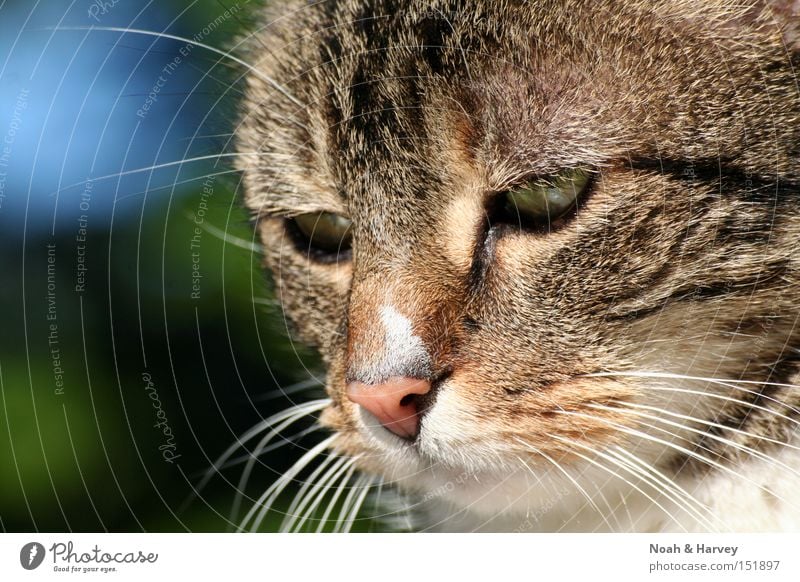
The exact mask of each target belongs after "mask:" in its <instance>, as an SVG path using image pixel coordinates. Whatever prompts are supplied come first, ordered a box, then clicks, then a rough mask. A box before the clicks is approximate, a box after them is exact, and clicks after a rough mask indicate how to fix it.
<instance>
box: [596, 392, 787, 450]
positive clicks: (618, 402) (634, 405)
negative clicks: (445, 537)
mask: <svg viewBox="0 0 800 582" xmlns="http://www.w3.org/2000/svg"><path fill="white" fill-rule="evenodd" d="M614 404H616V405H618V406H625V407H628V408H636V409H641V410H649V411H651V412H657V413H660V414H664V415H667V416H671V417H673V418H679V419H681V420H688V421H691V422H696V423H699V424H703V425H705V426H711V427H714V428H718V429H724V430H726V431H729V432H733V433H736V434H739V435H742V436H746V437H750V438H753V439H756V440H758V441H765V442H768V443H771V444H774V445H778V446H781V447H786V448H788V449H794V450H796V451H800V447H798V446H795V445H792V444H790V443H788V442H785V441H780V440H778V439H774V438H771V437H768V436H766V435H761V434H756V433H754V432H749V431H746V430H741V429H739V428H735V427H733V426H726V425H722V424H719V423H717V422H712V421H710V420H705V419H702V418H698V417H695V416H688V415H685V414H680V413H677V412H672V411H670V410H666V409H664V408H658V407H656V406H649V405H646V404H637V403H634V402H625V401H623V400H615V401H614ZM592 406H596V405H592ZM614 410H618V409H614Z"/></svg>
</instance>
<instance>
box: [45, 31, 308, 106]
mask: <svg viewBox="0 0 800 582" xmlns="http://www.w3.org/2000/svg"><path fill="white" fill-rule="evenodd" d="M50 30H60V31H69V30H72V31H75V30H84V31H92V30H99V31H104V32H122V33H125V34H141V35H144V36H155V37H158V38H166V39H170V40H177V41H179V42H185V43H188V44H192V45H194V46H197V47H200V48H203V49H206V50H208V51H211V52H212V53H215V54H218V55H220V56H222V57H224V58H226V59H230V60H231V61H233V62H235V63H237V64H240V65H242V66H243V67H245V68H247V69H248V70H249V71H251V72H252V73H253V74H254V75H256V76H257V77H258V78H260V79H262V80H264V81H266V82H267V83H269V84H270V85H271V86H272V87H273V88H274V89H276V90H277V91H279V92H280V93H281V94H282V95H283V96H284V97H286V98H287V99H289V101H291V102H292V103H294V104H295V105H297V106H298V107H300V108H301V109H305V107H306V105H305V104H304V103H302V102H301V101H299V100H298V99H297V98H296V97H294V95H292V94H291V93H290V92H289V90H288V89H286V87H284V86H283V85H281V84H280V83H278V82H277V81H276V80H275V79H273V78H272V77H270V76H269V75H266V74H264V73H263V72H262V71H260V70H259V69H257V68H256V67H254V66H253V65H251V64H250V63H248V62H246V61H243V60H242V59H240V58H239V57H237V56H234V55H233V54H232V51H223V50H220V49H218V48H216V47H213V46H211V45H208V44H205V43H202V42H198V41H196V40H192V39H191V38H185V37H183V36H177V35H174V34H167V33H165V32H155V31H152V30H140V29H137V28H122V27H117V26H58V27H53V28H50ZM234 48H236V47H234Z"/></svg>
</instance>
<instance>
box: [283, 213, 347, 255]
mask: <svg viewBox="0 0 800 582" xmlns="http://www.w3.org/2000/svg"><path fill="white" fill-rule="evenodd" d="M290 223H291V224H292V225H293V226H294V230H295V233H296V234H297V235H299V238H300V240H299V241H298V243H299V244H298V246H301V247H302V248H301V250H303V251H305V252H310V251H313V252H314V253H315V254H316V256H317V257H318V258H322V257H325V258H328V257H339V256H341V255H342V254H343V253H345V252H347V251H349V250H350V243H351V239H352V226H353V223H352V221H351V220H350V219H349V218H345V217H344V216H341V215H339V214H334V213H332V212H312V213H308V214H300V215H299V216H295V217H294V218H292V219H290Z"/></svg>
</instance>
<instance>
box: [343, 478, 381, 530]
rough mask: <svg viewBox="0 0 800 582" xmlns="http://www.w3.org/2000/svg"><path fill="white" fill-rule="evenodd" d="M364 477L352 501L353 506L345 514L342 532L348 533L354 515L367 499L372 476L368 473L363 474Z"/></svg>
mask: <svg viewBox="0 0 800 582" xmlns="http://www.w3.org/2000/svg"><path fill="white" fill-rule="evenodd" d="M365 477H366V479H365V480H364V483H363V484H362V485H361V493H359V495H358V497H357V498H356V500H355V503H353V508H352V509H351V510H350V513H349V514H348V515H347V518H346V519H345V522H344V525H343V526H342V532H344V533H349V532H350V530H351V529H352V528H353V525H354V524H355V521H356V517H357V516H358V512H359V511H361V506H362V505H364V501H365V500H366V499H367V494H368V493H369V491H370V489H372V485H373V483H374V477H372V476H370V475H365Z"/></svg>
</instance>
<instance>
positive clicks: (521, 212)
mask: <svg viewBox="0 0 800 582" xmlns="http://www.w3.org/2000/svg"><path fill="white" fill-rule="evenodd" d="M588 186H589V173H588V172H586V171H585V170H581V169H571V170H567V171H564V172H562V173H560V174H557V175H555V176H548V177H545V178H535V179H533V180H529V181H528V182H526V183H524V184H522V185H520V186H518V187H516V188H514V189H512V190H509V191H507V192H504V193H503V194H502V195H501V196H502V199H501V203H502V204H503V210H504V212H505V214H506V215H507V216H508V217H510V218H511V219H513V220H514V221H515V222H518V223H519V224H533V225H539V226H541V225H545V226H547V225H550V224H552V223H553V222H554V221H556V220H558V219H559V218H562V217H563V216H565V215H566V214H567V213H569V212H570V211H571V210H573V209H574V208H575V206H576V205H577V203H578V200H579V198H580V196H581V195H582V194H583V193H584V192H585V191H586V190H587V188H588Z"/></svg>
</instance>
